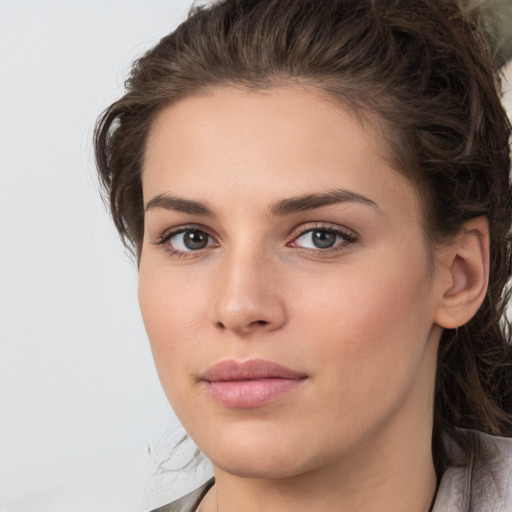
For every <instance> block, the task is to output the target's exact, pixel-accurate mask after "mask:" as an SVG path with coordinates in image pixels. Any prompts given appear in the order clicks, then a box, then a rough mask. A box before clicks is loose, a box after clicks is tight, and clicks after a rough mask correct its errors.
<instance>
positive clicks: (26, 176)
mask: <svg viewBox="0 0 512 512" xmlns="http://www.w3.org/2000/svg"><path fill="white" fill-rule="evenodd" d="M189 4H190V2H189V0H83V1H78V0H75V1H71V0H60V1H59V0H45V1H44V2H43V1H41V0H0V173H1V182H0V183H1V187H0V268H1V272H2V273H1V279H0V510H2V511H3V512H36V511H37V512H69V511H73V512H103V511H109V512H117V511H119V512H121V511H122V512H143V511H147V510H149V509H150V508H152V507H154V506H156V505H158V504H162V503H166V502H168V501H169V500H171V499H174V498H176V497H178V496H179V495H181V494H182V493H184V492H185V491H187V490H190V489H192V488H194V487H195V486H196V485H197V484H198V483H200V482H201V481H202V480H204V479H205V478H206V477H207V475H208V471H209V469H208V466H204V467H203V466H200V468H199V470H197V471H191V472H188V473H185V474H182V473H177V472H173V471H161V470H158V464H159V463H160V462H162V460H163V458H164V457H165V455H166V454H167V453H168V452H169V450H170V449H171V448H172V447H173V446H174V445H175V444H176V442H177V440H178V439H179V438H180V437H181V435H182V434H183V432H182V431H180V428H179V426H178V423H177V421H176V419H175V417H174V415H173V413H172V411H171V410H170V408H169V406H168V405H167V401H166V399H165V397H164V395H163V392H162V391H161V390H160V386H159V383H158V379H157V376H156V372H155V370H154V368H153V362H152V359H151V353H150V349H149V345H148V342H147V339H146V335H145V332H144V328H143V325H142V322H141V319H140V317H139V312H138V307H137V299H136V278H137V276H136V268H135V265H134V263H133V262H132V261H131V260H130V258H129V257H128V256H127V255H126V254H125V252H124V251H123V249H122V246H121V244H120V242H119V240H118V238H117V235H116V233H115V232H114V229H113V227H112V225H111V223H110V220H109V218H108V215H107V213H106V211H105V208H104V206H103V204H102V202H101V200H100V199H99V195H98V186H97V182H96V177H95V170H94V164H93V157H92V150H91V136H92V130H93V125H94V121H95V118H96V117H97V115H98V114H99V113H100V111H101V110H102V109H104V108H105V107H107V106H108V105H109V104H110V103H111V102H112V101H113V100H114V99H115V98H117V97H118V96H119V95H120V94H121V92H122V86H123V81H124V79H125V77H126V74H127V71H128V69H129V66H130V63H131V62H132V60H133V59H134V58H135V57H137V56H139V55H141V53H143V52H144V50H146V49H148V48H149V47H150V46H151V45H153V44H154V43H156V42H157V40H158V39H159V38H160V37H162V36H163V35H165V34H166V33H168V32H169V31H170V30H171V29H172V28H173V27H174V26H176V24H177V23H178V22H179V21H181V20H182V19H183V18H184V17H185V15H186V12H187V10H188V6H189ZM509 75H512V73H509ZM509 80H510V82H512V76H511V77H510V78H509ZM506 88H507V89H509V88H510V87H509V86H508V85H506ZM510 99H511V98H510V95H509V96H508V99H507V101H508V103H509V105H510V104H512V102H511V101H510ZM191 451H193V446H189V445H185V452H184V453H182V454H181V459H179V460H182V461H186V460H188V459H187V457H189V456H190V454H191ZM149 452H150V453H149ZM164 467H165V468H167V465H164Z"/></svg>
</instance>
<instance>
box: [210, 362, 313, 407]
mask: <svg viewBox="0 0 512 512" xmlns="http://www.w3.org/2000/svg"><path fill="white" fill-rule="evenodd" d="M306 379H307V375H306V374H305V373H303V372H298V371H295V370H292V369H291V368H287V367H286V366H282V365H280V364H277V363H274V362H272V361H265V360H263V359H250V360H247V361H235V360H233V359H229V360H226V361H221V362H220V363H217V364H215V365H214V366H212V367H211V368H209V369H208V370H206V372H204V373H203V374H202V375H201V377H200V380H201V381H202V382H203V384H204V385H205V387H206V390H207V391H208V394H209V395H210V397H211V398H212V399H213V400H214V401H216V402H217V403H220V404H221V405H224V406H225V407H231V408H239V409H254V408H257V407H263V406H264V405H267V404H270V403H271V402H274V401H275V400H277V399H278V398H280V397H282V396H283V395H286V394H288V393H290V392H292V391H294V390H295V389H296V388H297V387H299V386H300V385H301V384H302V383H303V382H304V381H305V380H306Z"/></svg>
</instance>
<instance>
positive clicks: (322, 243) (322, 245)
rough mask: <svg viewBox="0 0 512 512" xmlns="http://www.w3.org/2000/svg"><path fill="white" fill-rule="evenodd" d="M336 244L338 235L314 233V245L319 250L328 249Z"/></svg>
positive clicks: (324, 232) (322, 232)
mask: <svg viewBox="0 0 512 512" xmlns="http://www.w3.org/2000/svg"><path fill="white" fill-rule="evenodd" d="M335 242H336V235H335V234H334V233H329V232H328V231H313V244H314V245H316V247H318V248H319V249H328V248H329V247H332V246H333V245H334V243H335Z"/></svg>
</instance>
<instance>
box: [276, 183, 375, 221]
mask: <svg viewBox="0 0 512 512" xmlns="http://www.w3.org/2000/svg"><path fill="white" fill-rule="evenodd" d="M348 202H352V203H353V202H355V203H362V204H366V205H368V206H371V207H373V208H379V207H378V205H377V203H376V202H375V201H372V200H371V199H369V198H368V197H365V196H363V195H361V194H358V193H357V192H351V191H350V190H345V189H336V190H330V191H328V192H324V193H321V194H305V195H302V196H296V197H291V198H289V199H283V200H282V201H278V202H277V203H275V204H274V205H272V206H271V207H270V213H271V214H272V215H289V214H291V213H297V212H305V211H308V210H314V209H316V208H322V207H323V206H330V205H332V204H338V203H348Z"/></svg>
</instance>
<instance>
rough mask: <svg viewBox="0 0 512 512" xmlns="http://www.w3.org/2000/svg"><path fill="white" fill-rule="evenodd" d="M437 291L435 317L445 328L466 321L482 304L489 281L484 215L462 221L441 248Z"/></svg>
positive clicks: (487, 243)
mask: <svg viewBox="0 0 512 512" xmlns="http://www.w3.org/2000/svg"><path fill="white" fill-rule="evenodd" d="M439 258H440V261H439V263H440V268H439V269H438V270H439V272H440V274H441V275H440V276H439V275H438V276H437V277H438V278H439V281H440V293H439V302H438V307H437V309H436V314H435V318H434V321H435V322H436V323H437V324H438V325H440V326H441V327H444V328H445V329H455V328H457V327H460V326H461V325H464V324H465V323H467V322H469V320H471V318H473V316H474V315H475V314H476V312H477V311H478V308H479V307H480V306H481V304H482V302H483V300H484V297H485V294H486V293H487V286H488V282H489V223H488V221H487V219H486V218H485V217H477V218H475V219H471V220H469V221H468V222H466V223H465V224H464V226H463V227H462V229H461V231H460V232H459V234H458V235H457V237H456V239H455V240H454V241H453V243H452V244H450V245H449V246H448V247H446V248H445V249H441V252H440V256H439Z"/></svg>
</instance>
